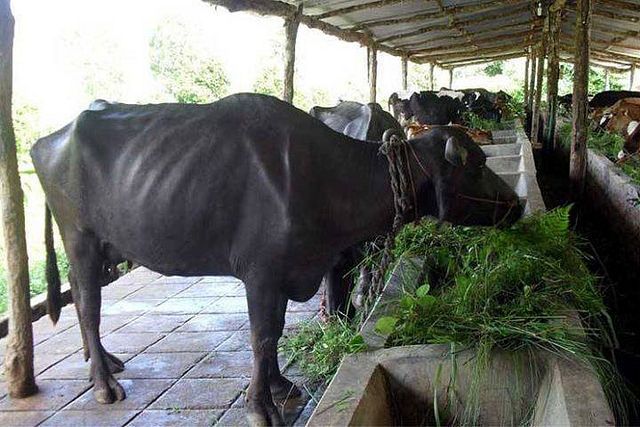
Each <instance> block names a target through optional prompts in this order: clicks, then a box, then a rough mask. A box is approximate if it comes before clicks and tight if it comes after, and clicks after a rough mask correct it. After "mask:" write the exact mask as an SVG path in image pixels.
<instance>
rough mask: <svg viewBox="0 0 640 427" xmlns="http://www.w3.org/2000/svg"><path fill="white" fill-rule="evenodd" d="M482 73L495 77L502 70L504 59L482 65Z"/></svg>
mask: <svg viewBox="0 0 640 427" xmlns="http://www.w3.org/2000/svg"><path fill="white" fill-rule="evenodd" d="M483 71H484V73H485V74H486V75H487V76H489V77H495V76H497V75H499V74H502V73H503V72H504V61H495V62H492V63H490V64H489V65H487V66H486V67H484V70H483Z"/></svg>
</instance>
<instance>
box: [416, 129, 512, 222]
mask: <svg viewBox="0 0 640 427" xmlns="http://www.w3.org/2000/svg"><path fill="white" fill-rule="evenodd" d="M414 141H415V144H413V149H414V150H415V152H416V154H417V156H416V158H415V159H414V160H415V162H416V163H418V162H421V161H420V160H419V159H426V161H425V162H421V164H418V165H417V168H418V170H422V171H423V173H425V174H426V175H427V176H428V177H429V179H428V180H427V184H426V185H423V186H422V188H419V189H418V194H417V199H418V214H419V215H420V216H425V215H429V216H434V217H437V218H438V219H439V220H440V221H446V222H450V223H452V224H458V225H502V224H504V225H509V224H512V223H514V222H515V221H517V220H518V219H519V218H520V217H521V215H522V212H523V208H522V206H521V204H520V201H519V198H518V195H517V194H516V193H515V192H514V191H513V190H512V189H511V188H510V187H509V186H508V185H507V183H506V182H504V181H503V180H502V179H501V178H500V177H499V176H498V175H496V174H495V173H494V172H493V171H492V170H491V169H489V167H487V166H486V156H485V154H484V152H483V151H482V149H481V148H480V147H478V145H477V144H475V143H474V142H473V141H472V140H471V138H470V137H469V136H468V135H467V134H466V133H465V132H463V131H461V130H460V129H457V128H454V127H450V126H442V127H438V128H434V129H432V130H430V131H428V132H426V133H425V134H424V135H423V136H422V137H420V138H417V139H416V140H414Z"/></svg>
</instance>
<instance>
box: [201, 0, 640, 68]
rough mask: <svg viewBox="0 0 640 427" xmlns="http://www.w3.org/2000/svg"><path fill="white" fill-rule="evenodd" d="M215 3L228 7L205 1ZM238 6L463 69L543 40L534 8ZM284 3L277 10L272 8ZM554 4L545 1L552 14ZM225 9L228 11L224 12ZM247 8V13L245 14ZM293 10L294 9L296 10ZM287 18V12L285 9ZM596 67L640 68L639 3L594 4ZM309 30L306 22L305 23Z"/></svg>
mask: <svg viewBox="0 0 640 427" xmlns="http://www.w3.org/2000/svg"><path fill="white" fill-rule="evenodd" d="M205 1H209V2H211V3H220V4H223V3H229V1H222V2H220V1H216V0H205ZM236 2H237V3H243V4H245V5H248V4H254V5H255V4H259V3H262V4H264V3H269V2H271V5H270V6H278V7H279V6H280V5H283V6H287V7H290V8H291V6H298V5H300V4H302V6H303V12H302V13H303V15H305V16H306V17H308V18H309V19H310V20H313V21H316V22H320V24H319V26H318V27H323V26H325V27H326V26H327V24H328V26H330V28H328V30H330V31H327V28H320V29H324V30H325V31H327V32H329V33H331V32H333V34H334V35H336V34H335V33H336V31H335V30H337V31H338V32H339V31H343V32H351V33H356V35H357V37H361V38H362V39H363V40H364V39H365V38H366V40H371V41H372V42H373V43H375V44H377V45H378V46H380V47H381V48H382V49H383V50H384V51H387V52H389V53H392V54H396V55H407V56H409V58H410V60H412V61H416V62H434V63H436V64H438V65H440V66H444V67H446V66H451V65H461V64H464V63H472V62H477V61H479V60H481V59H486V60H492V59H498V58H500V57H508V56H514V55H518V54H520V56H522V55H524V53H525V49H526V48H528V47H529V46H532V45H535V44H536V43H538V42H539V41H540V40H541V39H542V37H543V27H544V17H539V16H537V13H538V6H537V4H538V2H535V1H532V0H497V1H496V0H494V1H488V0H287V1H286V4H285V3H283V2H280V1H277V0H236ZM275 3H278V4H279V5H274V4H275ZM551 3H552V1H551V0H543V1H542V7H541V8H540V10H542V11H543V14H544V13H546V10H547V8H548V6H549V5H550V4H551ZM575 3H576V2H575V0H567V2H566V5H565V6H564V10H563V17H562V25H561V47H560V50H561V54H562V56H563V57H564V58H569V57H570V54H571V53H572V51H573V37H574V36H573V32H574V25H575V21H576V12H575V8H576V4H575ZM223 5H224V4H223ZM245 7H246V6H245ZM291 9H293V8H291ZM282 10H284V9H282ZM592 10H593V12H592V31H591V36H592V53H593V60H594V61H595V62H600V63H602V64H606V65H611V66H618V67H620V66H629V65H630V64H632V63H635V64H640V0H600V1H594V4H593V9H592ZM307 23H308V22H307Z"/></svg>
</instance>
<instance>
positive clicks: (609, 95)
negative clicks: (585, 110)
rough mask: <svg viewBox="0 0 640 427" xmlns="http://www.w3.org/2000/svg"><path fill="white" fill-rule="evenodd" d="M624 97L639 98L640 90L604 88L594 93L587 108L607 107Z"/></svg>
mask: <svg viewBox="0 0 640 427" xmlns="http://www.w3.org/2000/svg"><path fill="white" fill-rule="evenodd" d="M624 98H640V92H635V91H631V90H605V91H603V92H599V93H596V94H595V95H594V96H593V98H591V100H590V101H589V108H608V107H611V106H612V105H613V104H615V103H616V102H618V101H620V100H621V99H624Z"/></svg>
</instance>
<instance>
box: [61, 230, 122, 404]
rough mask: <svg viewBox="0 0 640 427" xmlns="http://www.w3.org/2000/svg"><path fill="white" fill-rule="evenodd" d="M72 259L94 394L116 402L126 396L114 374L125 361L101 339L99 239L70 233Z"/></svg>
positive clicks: (68, 250)
mask: <svg viewBox="0 0 640 427" xmlns="http://www.w3.org/2000/svg"><path fill="white" fill-rule="evenodd" d="M65 244H66V246H67V253H68V254H69V260H70V262H71V269H72V275H73V277H72V281H71V284H72V286H73V287H75V288H76V289H75V292H73V294H74V295H73V296H74V299H75V304H76V306H77V307H76V308H77V311H78V316H79V319H78V320H79V321H80V328H81V331H82V336H83V342H84V346H85V357H86V356H87V354H86V353H88V356H89V358H90V359H91V368H90V378H91V380H92V381H93V386H94V387H93V395H94V397H95V399H96V401H98V402H99V403H113V402H114V401H116V400H122V399H124V398H125V392H124V389H123V388H122V386H121V385H120V384H119V383H118V382H117V381H116V379H115V378H114V377H113V375H112V373H113V372H115V371H118V370H122V367H123V366H124V364H123V363H122V362H121V361H120V360H119V359H117V358H116V357H115V356H113V355H111V354H110V353H108V352H107V351H106V350H105V349H104V347H103V346H102V343H101V342H100V306H101V295H100V292H101V287H100V284H101V282H100V279H101V274H102V256H101V254H100V250H99V248H100V245H99V242H98V241H97V239H95V237H93V236H92V235H90V234H85V233H80V232H76V233H71V234H70V235H69V238H68V239H67V241H66V242H65Z"/></svg>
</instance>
